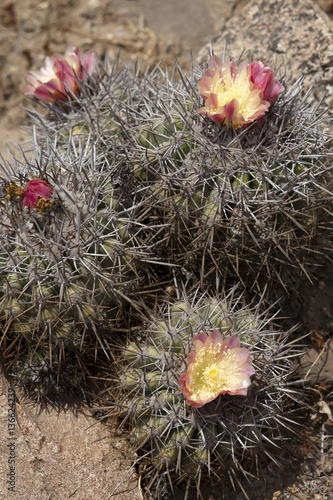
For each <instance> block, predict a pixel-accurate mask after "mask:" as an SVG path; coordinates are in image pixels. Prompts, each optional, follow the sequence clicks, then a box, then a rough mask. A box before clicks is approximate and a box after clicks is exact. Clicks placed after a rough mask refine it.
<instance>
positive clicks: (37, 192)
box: [23, 179, 52, 208]
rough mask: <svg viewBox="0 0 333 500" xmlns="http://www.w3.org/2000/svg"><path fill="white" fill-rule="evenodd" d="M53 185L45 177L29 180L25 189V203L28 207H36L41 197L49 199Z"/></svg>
mask: <svg viewBox="0 0 333 500" xmlns="http://www.w3.org/2000/svg"><path fill="white" fill-rule="evenodd" d="M51 193H52V187H51V186H50V185H49V184H48V183H47V182H46V181H44V180H43V179H33V180H32V181H29V182H28V184H27V186H26V188H25V189H24V190H23V205H24V206H25V207H28V208H36V205H37V203H38V201H39V199H40V198H43V199H45V200H49V199H50V197H51Z"/></svg>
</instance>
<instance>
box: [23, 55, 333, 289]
mask: <svg viewBox="0 0 333 500" xmlns="http://www.w3.org/2000/svg"><path fill="white" fill-rule="evenodd" d="M177 69H178V71H175V72H174V73H173V75H172V77H169V76H168V74H167V73H164V72H163V71H162V70H161V69H160V68H155V69H153V70H151V71H150V72H147V73H146V74H144V75H140V72H139V70H138V69H137V68H136V67H134V68H132V67H127V66H121V65H120V63H119V64H118V62H116V63H115V64H114V65H113V66H112V65H111V64H110V62H109V61H106V62H105V64H104V67H103V68H99V69H98V71H96V72H95V74H94V75H93V76H91V77H90V79H89V81H86V82H83V83H82V87H83V89H82V92H81V93H80V94H79V95H78V96H75V99H74V100H72V101H69V102H68V103H67V108H64V106H63V104H62V103H61V106H58V107H55V106H53V108H52V107H51V108H50V113H49V114H48V115H47V116H41V115H40V114H38V113H37V112H32V113H31V120H32V122H33V123H34V125H35V126H36V127H37V131H38V134H37V135H38V138H39V141H41V142H43V141H47V140H50V139H51V141H52V142H53V143H54V147H55V148H56V149H57V150H58V151H61V152H63V151H64V149H65V150H66V155H67V156H68V155H72V154H74V152H75V151H76V150H84V151H86V152H88V151H90V152H94V153H93V154H97V155H98V156H99V157H100V158H101V159H103V162H105V163H106V164H108V165H111V173H110V175H111V178H112V182H114V183H116V184H117V185H118V186H121V189H122V192H123V194H125V193H126V195H127V197H128V199H129V200H131V199H132V198H133V195H134V194H135V197H136V200H140V210H139V212H138V219H139V220H140V224H141V227H142V234H144V235H145V238H146V239H147V241H149V244H150V246H151V248H152V251H153V253H154V255H155V257H156V259H157V260H160V261H163V262H165V263H168V264H169V265H170V266H174V269H175V270H176V272H177V273H178V275H180V276H181V277H182V279H184V274H185V275H186V276H187V273H189V272H190V273H193V275H194V276H195V277H196V279H200V280H201V282H205V283H206V284H207V285H209V283H211V279H212V278H213V280H215V276H216V273H217V274H220V275H221V274H223V278H224V279H226V277H229V278H230V279H231V280H233V279H235V278H237V279H238V280H240V281H241V282H242V283H243V284H244V288H252V289H256V290H257V291H258V293H259V294H261V291H262V289H263V288H264V287H265V286H266V285H267V280H266V276H267V275H268V276H270V279H271V280H274V279H275V280H277V281H279V282H280V283H282V285H284V286H285V285H286V276H285V275H286V273H287V271H286V270H288V269H290V267H291V268H293V267H294V268H298V269H301V270H303V269H304V267H303V266H304V262H305V260H306V254H307V252H308V251H309V248H310V245H311V243H312V242H313V241H314V237H315V235H316V232H317V231H318V229H319V228H320V227H321V226H322V225H323V224H325V214H326V213H327V210H331V204H332V185H331V184H332V182H331V175H330V172H331V170H332V153H331V151H330V149H329V144H328V141H329V137H328V136H327V135H326V133H325V124H326V123H327V122H325V116H323V115H321V114H320V113H319V111H318V108H317V106H316V105H310V104H309V102H308V97H309V96H308V95H307V96H303V94H302V80H301V79H300V80H299V81H298V82H297V83H296V84H295V85H294V86H292V87H291V88H290V89H289V90H288V91H286V92H283V89H284V86H286V85H287V84H286V81H285V80H286V79H285V78H279V77H278V76H277V75H275V74H274V72H273V70H272V69H271V68H269V67H268V66H266V65H264V64H263V63H261V62H259V61H253V62H252V63H251V64H247V63H246V62H243V63H238V64H236V63H235V62H230V61H229V60H228V59H227V58H226V59H225V60H224V61H222V62H221V61H220V60H218V58H216V57H215V56H214V57H212V58H211V59H210V61H209V65H208V69H206V71H203V69H201V68H196V67H194V68H192V71H191V74H190V75H189V76H186V75H185V74H184V73H183V72H182V70H181V69H180V68H177ZM203 104H204V106H203ZM117 147H121V148H122V151H123V154H124V161H123V162H121V165H119V164H118V161H117V156H116V151H117ZM175 266H176V267H175Z"/></svg>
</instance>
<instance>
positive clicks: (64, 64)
mask: <svg viewBox="0 0 333 500" xmlns="http://www.w3.org/2000/svg"><path fill="white" fill-rule="evenodd" d="M94 68H95V54H94V51H93V50H90V51H89V52H87V53H86V54H84V55H83V54H82V52H81V50H80V49H79V48H75V47H69V48H68V49H67V51H66V53H65V55H64V56H62V55H59V54H55V55H54V56H53V57H52V58H49V57H47V58H46V60H45V67H44V68H42V69H41V70H40V71H39V72H34V71H31V73H30V74H29V75H27V80H28V82H29V84H30V85H28V86H26V87H24V89H23V92H24V93H25V94H32V95H34V96H35V97H37V98H38V99H40V100H41V101H47V102H51V103H52V104H54V103H55V102H56V101H68V100H69V99H70V98H71V97H73V96H78V95H79V93H80V88H79V85H78V81H79V80H84V79H86V78H87V76H88V75H90V74H91V73H92V72H93V70H94Z"/></svg>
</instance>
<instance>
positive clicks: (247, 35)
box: [198, 0, 333, 108]
mask: <svg viewBox="0 0 333 500" xmlns="http://www.w3.org/2000/svg"><path fill="white" fill-rule="evenodd" d="M225 42H227V52H228V55H229V56H230V58H231V59H237V58H238V57H239V56H240V54H241V53H242V51H244V50H245V51H250V53H251V56H252V57H253V58H255V59H259V60H262V61H263V62H266V63H269V61H270V60H271V59H273V61H275V60H276V61H277V64H278V66H280V67H281V70H282V72H283V69H284V67H285V68H286V70H287V74H288V75H290V80H288V87H290V84H291V83H293V82H295V80H297V78H298V77H299V76H301V75H304V77H305V80H304V88H305V90H307V89H309V88H310V87H311V86H312V85H313V96H314V97H315V99H316V100H318V101H319V100H321V99H323V98H324V101H323V103H324V104H325V106H327V107H329V108H332V106H333V24H332V22H331V21H330V19H329V18H328V16H327V15H326V14H325V13H324V12H323V11H322V10H321V9H320V8H319V7H318V6H317V5H316V4H314V3H313V2H310V1H309V0H283V1H281V0H280V1H279V2H276V0H252V1H251V2H249V3H248V2H246V3H244V2H241V3H240V4H239V5H238V6H237V9H236V12H235V15H234V16H233V17H232V18H231V19H230V20H229V21H228V22H227V23H226V24H225V26H224V27H223V28H222V30H221V33H220V34H219V35H218V36H216V37H215V38H213V40H212V47H213V50H214V53H215V54H216V55H217V56H220V55H221V54H222V52H223V50H224V46H225ZM208 57H209V45H206V46H205V47H204V48H203V49H202V50H201V51H200V52H199V55H198V61H199V62H201V63H203V62H206V61H207V60H208ZM325 94H326V95H325Z"/></svg>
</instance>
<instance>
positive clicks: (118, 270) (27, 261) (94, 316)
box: [0, 147, 153, 363]
mask: <svg viewBox="0 0 333 500" xmlns="http://www.w3.org/2000/svg"><path fill="white" fill-rule="evenodd" d="M36 151H37V157H36V158H35V161H32V162H28V161H27V160H26V161H25V165H24V168H21V171H17V170H16V169H15V166H14V165H13V167H12V169H11V170H10V168H7V169H6V171H5V176H4V177H3V178H2V179H1V189H0V221H1V222H0V276H1V278H0V279H1V289H0V323H1V326H2V329H3V331H4V332H5V334H4V337H3V339H2V348H3V351H4V355H5V357H6V358H7V359H8V360H10V363H12V362H13V359H12V358H13V356H14V357H15V356H16V357H17V359H18V360H19V359H21V356H23V358H22V359H25V358H26V356H27V349H28V351H29V350H31V349H32V348H33V346H35V347H36V346H37V347H39V346H40V347H42V348H44V347H45V346H48V345H50V349H49V350H51V346H52V348H53V349H54V350H56V349H57V348H58V347H59V349H60V346H61V349H63V350H64V351H65V350H66V349H69V350H73V349H74V350H75V352H77V353H78V352H80V351H81V352H82V353H85V352H87V351H89V352H90V353H91V354H94V356H95V357H96V356H97V355H98V352H99V351H100V352H101V354H100V356H102V357H103V356H104V357H105V356H106V357H108V358H109V359H110V358H111V357H112V354H110V350H109V343H110V339H111V336H112V331H113V330H115V329H116V330H119V329H120V325H121V324H122V322H124V323H125V322H126V321H127V322H128V323H129V324H130V321H131V318H132V319H133V316H134V315H133V314H132V312H135V313H136V314H139V311H140V307H141V302H142V300H141V296H140V294H141V293H143V292H144V291H145V290H146V289H147V287H149V280H150V278H151V277H152V276H153V275H152V272H150V271H149V270H148V269H147V263H146V260H148V261H150V262H153V257H152V256H151V255H150V253H149V248H148V247H147V245H145V244H144V242H143V241H141V240H140V235H139V233H140V225H139V224H138V223H137V218H136V210H137V208H136V203H135V199H133V205H129V206H128V205H126V200H124V197H122V195H121V193H120V194H119V193H117V190H116V188H115V187H114V185H113V183H112V182H111V181H110V173H109V168H108V167H107V166H106V165H105V164H102V167H100V166H99V165H98V166H97V165H96V164H95V163H94V161H96V163H97V164H98V158H95V159H94V158H91V157H90V154H89V156H88V157H87V156H85V155H84V154H82V155H81V156H79V157H77V158H76V159H75V160H73V161H70V159H69V158H68V159H67V160H68V161H66V155H65V154H64V155H63V156H60V155H59V154H57V153H54V152H53V151H52V149H50V150H49V151H48V152H46V151H44V153H42V152H41V151H39V150H38V148H37V147H36ZM64 156H65V157H64ZM7 167H9V166H7ZM103 169H104V170H103ZM149 257H151V259H149ZM152 267H153V266H152ZM139 292H140V294H139ZM13 350H14V352H12V351H13ZM37 350H38V349H37ZM43 352H44V351H43ZM49 355H50V356H51V352H50V354H49ZM77 355H78V354H77ZM65 360H66V356H65V355H63V356H62V357H61V356H60V358H59V363H61V362H62V363H65V362H66V361H65ZM31 363H34V361H33V359H32V361H31Z"/></svg>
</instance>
